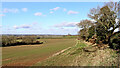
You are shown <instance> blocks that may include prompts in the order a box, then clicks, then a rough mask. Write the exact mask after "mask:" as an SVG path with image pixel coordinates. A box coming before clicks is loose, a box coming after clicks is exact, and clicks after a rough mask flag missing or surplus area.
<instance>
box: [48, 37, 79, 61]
mask: <svg viewBox="0 0 120 68" xmlns="http://www.w3.org/2000/svg"><path fill="white" fill-rule="evenodd" d="M78 43H79V40H77V39H76V44H75V46H77V44H78ZM71 48H72V47H68V48H65V49H63V50H61V51H59V52H57V53H55V54H53V55H52V56H50V57H48V58H47V59H49V58H52V57H54V56H57V55H60V54H62V53H64V52H65V51H67V50H69V49H71Z"/></svg>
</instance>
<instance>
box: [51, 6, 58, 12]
mask: <svg viewBox="0 0 120 68" xmlns="http://www.w3.org/2000/svg"><path fill="white" fill-rule="evenodd" d="M58 9H60V7H56V8H53V9H50V10H54V11H56V10H58Z"/></svg>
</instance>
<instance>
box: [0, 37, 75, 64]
mask: <svg viewBox="0 0 120 68" xmlns="http://www.w3.org/2000/svg"><path fill="white" fill-rule="evenodd" d="M40 41H43V42H44V43H43V44H39V45H21V46H11V47H3V48H2V64H3V66H5V65H8V66H30V65H33V64H35V63H37V62H38V61H43V60H45V59H46V58H48V57H49V56H51V55H53V54H54V53H56V52H59V51H60V50H63V49H65V48H67V47H71V46H73V45H75V44H76V40H75V39H41V40H40Z"/></svg>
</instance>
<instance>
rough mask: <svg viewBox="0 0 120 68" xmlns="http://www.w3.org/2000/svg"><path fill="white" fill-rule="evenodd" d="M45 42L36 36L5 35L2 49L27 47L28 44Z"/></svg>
mask: <svg viewBox="0 0 120 68" xmlns="http://www.w3.org/2000/svg"><path fill="white" fill-rule="evenodd" d="M42 43H43V42H41V41H38V40H37V37H36V36H20V37H19V36H12V35H3V36H2V47H5V46H16V45H26V44H42Z"/></svg>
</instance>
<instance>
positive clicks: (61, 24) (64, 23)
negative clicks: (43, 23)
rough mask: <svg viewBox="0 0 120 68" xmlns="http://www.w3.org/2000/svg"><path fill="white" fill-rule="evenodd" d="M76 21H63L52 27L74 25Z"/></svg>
mask: <svg viewBox="0 0 120 68" xmlns="http://www.w3.org/2000/svg"><path fill="white" fill-rule="evenodd" d="M77 23H79V22H63V23H60V24H56V25H54V27H76V24H77Z"/></svg>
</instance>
